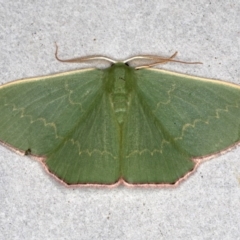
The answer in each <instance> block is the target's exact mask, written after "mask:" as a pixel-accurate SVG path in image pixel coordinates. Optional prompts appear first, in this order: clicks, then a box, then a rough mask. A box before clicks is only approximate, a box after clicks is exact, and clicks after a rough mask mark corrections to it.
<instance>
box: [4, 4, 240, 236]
mask: <svg viewBox="0 0 240 240" xmlns="http://www.w3.org/2000/svg"><path fill="white" fill-rule="evenodd" d="M199 2H201V3H196V1H176V0H172V1H171V0H161V1H159V0H155V1H143V0H141V1H120V0H119V1H107V0H102V1H98V0H94V1H89V0H88V1H77V0H75V1H74V0H66V1H51V0H43V1H27V0H22V1H19V0H17V1H5V0H0V27H1V31H0V51H1V54H0V69H1V70H0V74H1V77H0V83H6V82H8V81H11V80H14V79H19V78H25V77H31V76H39V75H45V74H49V73H55V72H59V71H65V70H70V69H76V68H78V67H79V66H77V65H71V64H63V63H59V62H57V61H56V60H55V58H54V50H55V48H54V41H57V42H58V44H59V46H60V55H61V56H62V57H73V56H84V55H90V54H91V55H92V54H104V55H106V56H109V57H112V58H115V59H125V58H127V57H130V56H133V55H137V54H147V53H148V54H161V55H165V56H169V55H171V54H172V53H173V52H174V51H176V50H177V51H178V52H179V55H178V58H180V59H182V60H192V61H202V62H203V63H204V64H203V65H201V66H200V65H194V66H192V65H182V64H168V65H165V66H164V68H167V69H171V70H176V71H179V72H182V73H189V74H193V75H198V76H203V77H209V78H217V79H222V80H226V81H230V82H235V83H240V78H239V75H240V73H239V57H240V29H239V22H240V17H239V12H240V3H239V1H238V0H232V1H230V0H220V1H212V2H211V1H207V0H203V1H199ZM82 66H83V65H81V66H80V67H82ZM84 66H85V65H84ZM0 117H1V116H0ZM239 158H240V147H238V148H236V149H234V150H232V151H231V152H229V153H227V154H224V155H222V156H220V157H218V158H215V159H213V160H211V161H208V162H205V163H203V164H202V165H201V166H200V167H199V168H198V170H197V172H196V173H195V174H194V175H192V176H191V177H190V178H189V179H188V180H187V181H185V182H183V183H182V184H181V185H180V186H179V187H177V188H173V189H154V188H144V189H143V188H127V187H122V186H120V187H117V188H113V189H106V188H105V189H99V188H77V189H73V188H66V187H64V186H62V185H60V184H59V183H58V182H56V181H55V180H54V179H53V178H52V177H51V176H48V175H47V174H46V172H45V171H44V170H43V168H42V166H41V165H40V164H39V163H38V162H36V161H34V160H32V159H30V158H27V157H22V156H19V155H17V154H15V153H13V152H11V151H10V150H8V149H6V148H4V147H2V146H0V239H240V237H239V236H240V228H239V222H240V159H239Z"/></svg>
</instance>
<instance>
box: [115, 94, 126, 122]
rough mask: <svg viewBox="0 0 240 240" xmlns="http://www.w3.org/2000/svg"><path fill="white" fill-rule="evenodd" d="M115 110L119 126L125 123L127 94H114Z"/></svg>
mask: <svg viewBox="0 0 240 240" xmlns="http://www.w3.org/2000/svg"><path fill="white" fill-rule="evenodd" d="M112 100H113V109H114V112H115V115H116V118H117V121H118V123H119V124H121V123H123V121H124V117H125V114H126V111H127V107H128V104H127V93H126V92H125V93H124V92H115V93H113V98H112Z"/></svg>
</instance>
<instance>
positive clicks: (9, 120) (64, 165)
mask: <svg viewBox="0 0 240 240" xmlns="http://www.w3.org/2000/svg"><path fill="white" fill-rule="evenodd" d="M102 78H103V72H102V71H101V70H93V69H90V70H84V71H74V72H68V73H63V74H56V75H51V76H46V77H40V78H33V79H26V80H23V81H16V82H13V83H10V84H6V85H3V86H1V87H0V114H1V117H0V140H1V141H2V142H3V143H5V144H7V145H10V146H12V147H13V148H16V149H17V150H19V151H22V152H25V151H26V152H27V153H29V152H30V153H31V154H33V155H36V156H43V157H44V158H45V159H44V162H45V164H46V165H47V168H48V169H49V171H50V172H52V173H53V174H55V175H56V176H57V177H58V178H60V179H61V180H63V181H65V182H66V183H68V184H77V183H100V184H101V183H114V182H115V181H116V178H117V177H118V176H117V174H118V173H119V171H118V167H119V166H118V164H119V163H118V159H117V156H118V151H119V150H118V148H119V139H118V129H117V125H116V123H115V121H114V118H113V117H112V115H113V113H112V111H111V109H110V104H109V101H108V99H107V96H106V95H105V93H104V89H103V86H102ZM107 128H108V130H109V131H106V129H107Z"/></svg>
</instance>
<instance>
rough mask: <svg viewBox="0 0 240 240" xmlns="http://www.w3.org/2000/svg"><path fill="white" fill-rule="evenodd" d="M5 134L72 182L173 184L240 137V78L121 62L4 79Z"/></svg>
mask: <svg viewBox="0 0 240 240" xmlns="http://www.w3.org/2000/svg"><path fill="white" fill-rule="evenodd" d="M0 116H1V117H0V140H1V142H2V143H3V144H5V145H8V146H11V147H12V148H14V149H16V150H18V151H21V152H23V153H24V152H25V153H29V154H31V155H33V156H35V157H38V158H39V159H41V161H42V162H43V163H44V165H45V166H46V168H47V169H48V171H49V172H50V173H52V174H54V175H55V176H56V177H57V178H58V179H59V180H61V181H63V182H64V183H66V184H69V185H71V184H100V185H111V184H116V183H117V182H125V183H128V184H156V185H158V184H159V185H160V184H175V183H177V182H178V181H179V180H180V179H183V178H184V176H186V175H187V174H189V172H191V171H193V169H195V167H196V164H197V162H196V161H195V159H199V158H204V157H207V156H210V155H214V154H217V153H220V152H222V151H224V150H226V149H228V148H230V147H232V146H234V145H236V144H238V143H239V142H240V87H239V86H238V85H234V84H231V83H227V82H223V81H218V80H210V79H204V78H197V77H193V76H187V75H183V74H177V73H174V72H168V71H164V70H156V69H144V68H143V69H135V68H133V67H130V66H128V65H127V64H124V63H115V64H113V65H112V66H111V67H109V68H106V69H86V70H77V71H72V72H67V73H62V74H55V75H50V76H45V77H38V78H32V79H25V80H19V81H15V82H12V83H9V84H5V85H2V86H0Z"/></svg>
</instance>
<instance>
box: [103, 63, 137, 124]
mask: <svg viewBox="0 0 240 240" xmlns="http://www.w3.org/2000/svg"><path fill="white" fill-rule="evenodd" d="M109 70H110V71H109V74H108V80H107V85H108V86H107V88H108V87H109V88H108V90H109V93H110V94H109V96H110V101H111V104H112V107H113V110H114V112H115V116H116V118H117V121H118V123H119V124H122V123H123V122H124V118H125V115H126V112H127V110H128V107H129V101H130V93H131V91H132V89H133V81H134V79H133V74H131V72H132V71H133V68H131V67H129V66H126V65H125V64H123V63H117V64H115V65H113V66H112V67H111V68H110V69H109Z"/></svg>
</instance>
